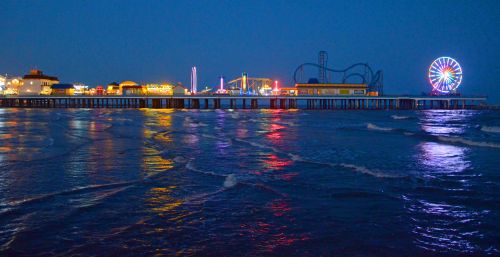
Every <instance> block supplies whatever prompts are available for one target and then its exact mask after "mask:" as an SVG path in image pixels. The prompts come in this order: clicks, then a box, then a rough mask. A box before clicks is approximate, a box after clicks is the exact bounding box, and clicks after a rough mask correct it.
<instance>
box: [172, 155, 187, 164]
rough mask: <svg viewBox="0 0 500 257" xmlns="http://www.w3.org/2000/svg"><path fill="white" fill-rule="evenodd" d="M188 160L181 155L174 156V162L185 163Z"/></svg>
mask: <svg viewBox="0 0 500 257" xmlns="http://www.w3.org/2000/svg"><path fill="white" fill-rule="evenodd" d="M187 161H188V160H187V159H186V158H184V157H182V156H175V158H174V162H178V163H186V162H187Z"/></svg>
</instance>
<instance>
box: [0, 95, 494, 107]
mask: <svg viewBox="0 0 500 257" xmlns="http://www.w3.org/2000/svg"><path fill="white" fill-rule="evenodd" d="M8 107H10V108H156V109H161V108H174V109H313V110H418V109H484V108H487V107H488V106H487V105H486V97H441V96H436V97H433V96H378V97H373V96H215V95H196V96H184V95H176V96H15V97H0V108H8Z"/></svg>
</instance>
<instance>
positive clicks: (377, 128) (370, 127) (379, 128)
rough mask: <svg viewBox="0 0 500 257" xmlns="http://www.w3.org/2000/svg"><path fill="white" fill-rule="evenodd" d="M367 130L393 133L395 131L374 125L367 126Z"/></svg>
mask: <svg viewBox="0 0 500 257" xmlns="http://www.w3.org/2000/svg"><path fill="white" fill-rule="evenodd" d="M366 128H368V129H371V130H378V131H393V130H394V128H386V127H379V126H377V125H375V124H373V123H368V124H366Z"/></svg>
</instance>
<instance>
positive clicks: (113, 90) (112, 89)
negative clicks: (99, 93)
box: [106, 82, 120, 95]
mask: <svg viewBox="0 0 500 257" xmlns="http://www.w3.org/2000/svg"><path fill="white" fill-rule="evenodd" d="M106 94H107V95H120V85H119V84H118V83H116V82H111V83H109V84H108V86H107V88H106Z"/></svg>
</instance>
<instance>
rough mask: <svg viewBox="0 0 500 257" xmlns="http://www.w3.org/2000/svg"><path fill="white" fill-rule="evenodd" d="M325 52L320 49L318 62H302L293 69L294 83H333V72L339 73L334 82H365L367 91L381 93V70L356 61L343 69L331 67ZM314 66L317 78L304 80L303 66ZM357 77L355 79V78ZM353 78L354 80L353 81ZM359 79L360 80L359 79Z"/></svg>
mask: <svg viewBox="0 0 500 257" xmlns="http://www.w3.org/2000/svg"><path fill="white" fill-rule="evenodd" d="M327 57H328V56H327V55H326V52H324V51H321V52H320V53H319V58H318V63H303V64H301V65H299V66H298V67H297V69H295V72H294V73H293V80H294V82H295V84H297V83H334V82H332V77H333V75H334V74H340V76H338V77H337V76H335V77H334V79H336V80H335V81H336V82H335V83H343V84H344V83H363V84H367V86H368V92H378V94H379V95H382V94H383V89H384V84H383V78H384V74H383V72H382V70H378V71H377V72H373V69H372V68H371V67H370V66H369V65H368V64H367V63H356V64H353V65H351V66H349V67H347V68H345V69H331V68H328V67H327V65H326V62H327ZM306 67H315V68H318V71H319V76H318V77H319V79H316V78H310V79H308V81H304V79H303V78H304V68H306ZM356 79H357V80H356ZM353 80H355V81H353ZM360 80H361V81H360Z"/></svg>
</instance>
